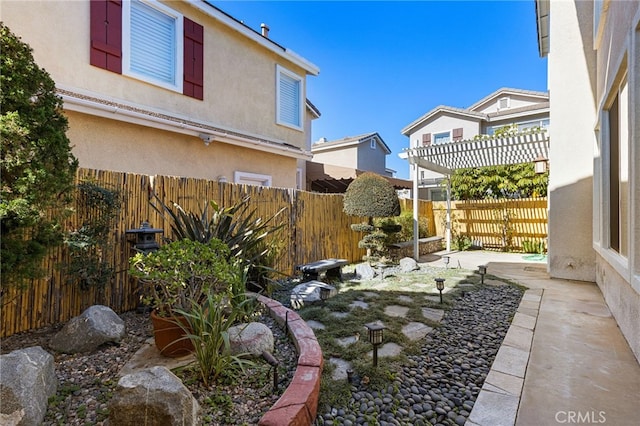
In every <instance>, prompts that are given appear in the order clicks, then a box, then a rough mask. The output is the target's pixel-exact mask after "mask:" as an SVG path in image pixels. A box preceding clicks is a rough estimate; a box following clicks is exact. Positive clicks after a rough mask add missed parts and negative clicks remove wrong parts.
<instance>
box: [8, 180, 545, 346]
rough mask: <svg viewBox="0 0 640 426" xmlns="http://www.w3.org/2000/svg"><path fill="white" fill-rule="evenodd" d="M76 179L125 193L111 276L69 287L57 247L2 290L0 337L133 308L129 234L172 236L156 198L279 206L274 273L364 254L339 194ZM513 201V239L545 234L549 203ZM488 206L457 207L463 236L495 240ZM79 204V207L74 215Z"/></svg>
mask: <svg viewBox="0 0 640 426" xmlns="http://www.w3.org/2000/svg"><path fill="white" fill-rule="evenodd" d="M77 180H78V182H81V181H85V180H90V181H93V182H95V183H97V184H99V185H101V186H103V187H106V188H112V189H116V190H118V191H120V192H121V194H122V196H123V197H122V206H121V210H120V214H119V216H118V219H117V221H116V223H115V224H114V226H113V229H112V232H111V240H112V242H113V244H112V250H109V251H107V252H106V253H105V255H106V256H108V259H106V260H107V261H108V263H110V264H112V265H113V267H114V269H115V275H114V277H113V279H112V280H111V282H110V283H109V284H108V285H106V286H104V287H103V288H95V287H92V288H88V289H81V288H80V287H79V286H78V285H77V284H75V283H69V282H68V280H67V277H66V276H65V272H64V271H65V265H67V264H68V263H69V252H68V249H67V248H66V247H64V246H60V247H58V248H56V249H54V250H52V252H51V253H50V255H49V256H48V257H47V259H46V260H45V264H44V267H45V270H46V271H47V273H46V276H45V278H43V279H40V280H34V281H33V282H32V283H31V284H30V285H29V286H28V288H27V289H26V290H23V291H20V290H16V289H12V288H8V289H3V292H4V294H3V299H2V306H1V312H0V327H1V329H0V337H6V336H10V335H11V334H14V333H17V332H20V331H25V330H31V329H36V328H40V327H43V326H46V325H50V324H57V323H61V322H65V321H68V320H69V319H71V318H72V317H74V316H77V315H79V314H80V313H81V312H82V311H83V310H85V309H86V308H87V307H89V306H91V305H94V304H103V305H107V306H109V307H111V308H112V309H113V310H114V311H116V312H126V311H129V310H132V309H134V308H136V307H137V305H138V295H137V291H136V283H135V281H134V280H133V279H130V278H129V275H128V273H127V269H128V265H129V263H128V262H129V258H130V257H131V256H132V255H133V254H134V250H133V248H132V244H131V242H130V241H129V240H128V238H127V234H126V230H128V229H134V228H138V227H139V226H140V224H141V223H142V222H143V221H148V222H149V223H150V224H151V225H152V226H153V227H154V228H162V229H164V230H165V233H166V234H170V232H169V230H170V224H169V223H167V222H165V221H164V220H163V218H162V217H161V216H160V215H159V214H158V213H157V212H156V211H155V210H154V209H153V208H152V207H151V202H152V201H153V200H154V196H153V195H154V194H155V195H157V196H158V197H159V199H160V200H161V201H162V202H164V203H165V204H169V205H170V204H171V203H172V202H176V203H178V204H180V206H182V207H183V208H184V209H185V210H186V211H193V212H200V211H201V209H202V208H203V207H204V205H205V203H207V202H209V201H216V202H217V203H218V204H220V205H221V206H230V205H232V204H234V203H236V202H238V201H240V200H242V199H243V198H244V197H245V196H249V203H250V208H249V210H253V209H256V211H257V216H259V217H263V218H265V219H266V218H269V217H271V216H272V215H274V214H275V213H276V212H278V211H279V210H280V209H282V208H284V212H283V215H284V216H283V220H284V223H285V227H284V229H283V230H282V232H281V233H280V234H279V235H278V237H277V238H278V239H277V243H278V249H279V250H278V258H277V264H276V268H277V269H279V270H281V271H283V272H285V273H287V274H294V272H295V266H296V265H299V264H302V263H307V262H311V261H315V260H319V259H323V258H330V257H339V258H345V259H347V260H349V261H352V262H355V261H359V260H360V259H361V258H362V256H363V255H364V250H363V249H361V248H359V247H358V241H359V240H360V238H361V235H360V234H359V233H356V232H353V231H351V229H350V225H351V224H353V223H358V222H362V221H363V218H357V217H351V216H347V215H346V214H345V213H344V212H343V211H342V208H343V205H342V195H341V194H319V193H310V192H305V191H297V190H292V189H279V188H266V187H258V186H251V185H236V184H231V183H219V182H214V181H207V180H204V179H193V178H179V177H166V176H147V175H138V174H131V173H119V172H110V171H99V170H89V169H80V170H79V171H78V175H77ZM515 203H516V204H513V205H511V204H509V207H508V210H509V211H510V212H511V211H512V212H513V217H514V221H515V222H514V223H516V224H518V226H520V225H523V226H525V225H526V226H525V228H526V231H518V233H517V234H516V240H517V239H518V238H521V237H527V238H531V237H533V236H535V237H543V236H546V200H542V201H518V202H515ZM532 203H533V204H532ZM441 204H442V203H434V204H433V205H432V203H431V202H428V201H420V203H419V211H420V215H421V216H422V217H426V218H427V220H428V224H429V230H430V233H431V234H434V235H444V232H443V229H442V223H443V222H442V220H441V218H442V206H441ZM493 204H495V205H493ZM493 204H490V203H478V202H476V203H475V204H472V203H467V204H465V203H462V204H461V203H456V204H455V209H456V210H455V213H454V216H455V217H456V218H457V219H456V220H457V221H458V223H459V226H461V227H464V228H463V229H464V230H465V231H464V232H467V233H469V234H470V235H471V236H473V237H476V236H477V237H481V238H487V239H492V240H491V241H494V240H495V235H494V234H495V229H496V224H495V220H494V219H495V218H494V216H492V215H493V214H494V213H493V212H494V211H498V210H499V209H500V208H502V207H500V206H501V204H499V203H493ZM80 207H81V206H76V211H79V210H80ZM401 207H402V209H403V210H412V209H413V205H412V200H401ZM543 212H544V214H543ZM80 222H81V218H80V217H79V215H78V214H76V215H72V216H71V217H69V218H68V219H67V220H66V222H65V227H66V229H67V230H75V229H78V228H80V226H81V225H82V224H81V223H80ZM518 229H519V228H518ZM166 236H169V237H171V235H166Z"/></svg>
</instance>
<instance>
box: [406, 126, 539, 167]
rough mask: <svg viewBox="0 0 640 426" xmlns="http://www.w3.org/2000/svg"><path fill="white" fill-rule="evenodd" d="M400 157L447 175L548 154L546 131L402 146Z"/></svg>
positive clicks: (515, 162) (518, 162) (534, 158)
mask: <svg viewBox="0 0 640 426" xmlns="http://www.w3.org/2000/svg"><path fill="white" fill-rule="evenodd" d="M401 157H403V158H406V159H407V160H409V163H410V164H417V165H418V166H419V167H422V168H424V169H428V170H432V171H434V172H438V173H442V174H445V175H450V174H452V173H453V171H454V170H456V169H466V168H470V167H486V166H499V165H506V164H520V163H530V162H533V161H534V160H536V159H537V158H549V138H548V135H547V132H546V131H540V132H535V133H529V134H520V135H516V136H508V137H498V138H491V139H478V140H466V141H460V142H452V143H447V144H442V145H430V146H421V147H416V148H411V149H408V150H405V151H404V152H403V153H402V154H401Z"/></svg>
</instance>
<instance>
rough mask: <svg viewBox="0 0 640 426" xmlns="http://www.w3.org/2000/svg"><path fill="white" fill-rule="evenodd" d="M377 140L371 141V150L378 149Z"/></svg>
mask: <svg viewBox="0 0 640 426" xmlns="http://www.w3.org/2000/svg"><path fill="white" fill-rule="evenodd" d="M376 145H377V144H376V140H375V139H371V144H370V145H369V146H370V147H371V149H376Z"/></svg>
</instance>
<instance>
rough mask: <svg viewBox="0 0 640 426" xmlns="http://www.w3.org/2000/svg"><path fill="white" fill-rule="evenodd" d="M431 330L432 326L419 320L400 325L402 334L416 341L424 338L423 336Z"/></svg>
mask: <svg viewBox="0 0 640 426" xmlns="http://www.w3.org/2000/svg"><path fill="white" fill-rule="evenodd" d="M431 330H433V327H429V326H428V325H426V324H423V323H421V322H410V323H409V324H407V325H405V326H404V327H402V334H404V335H405V336H407V337H408V338H409V340H413V341H416V340H420V339H424V336H426V335H427V334H429V333H430V332H431Z"/></svg>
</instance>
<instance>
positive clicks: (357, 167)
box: [307, 132, 411, 193]
mask: <svg viewBox="0 0 640 426" xmlns="http://www.w3.org/2000/svg"><path fill="white" fill-rule="evenodd" d="M311 152H312V153H313V161H308V162H307V171H308V173H307V189H308V190H310V191H317V192H334V193H339V192H344V191H345V190H346V188H347V186H349V184H350V183H351V182H352V181H353V179H355V178H356V177H357V176H358V175H360V174H362V173H364V172H374V173H377V174H379V175H381V176H384V177H386V178H387V179H389V181H390V182H391V183H392V184H393V185H394V187H396V189H403V188H410V187H411V182H410V181H406V180H403V179H396V178H394V177H393V174H394V171H393V170H391V169H389V168H387V165H386V164H387V155H389V154H391V150H390V149H389V146H387V144H386V143H385V142H384V140H383V139H382V137H381V136H380V135H379V134H378V133H377V132H374V133H365V134H363V135H358V136H349V137H345V138H342V139H337V140H333V141H328V140H326V139H324V138H322V139H320V140H318V141H317V142H316V143H314V144H313V145H312V146H311Z"/></svg>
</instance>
